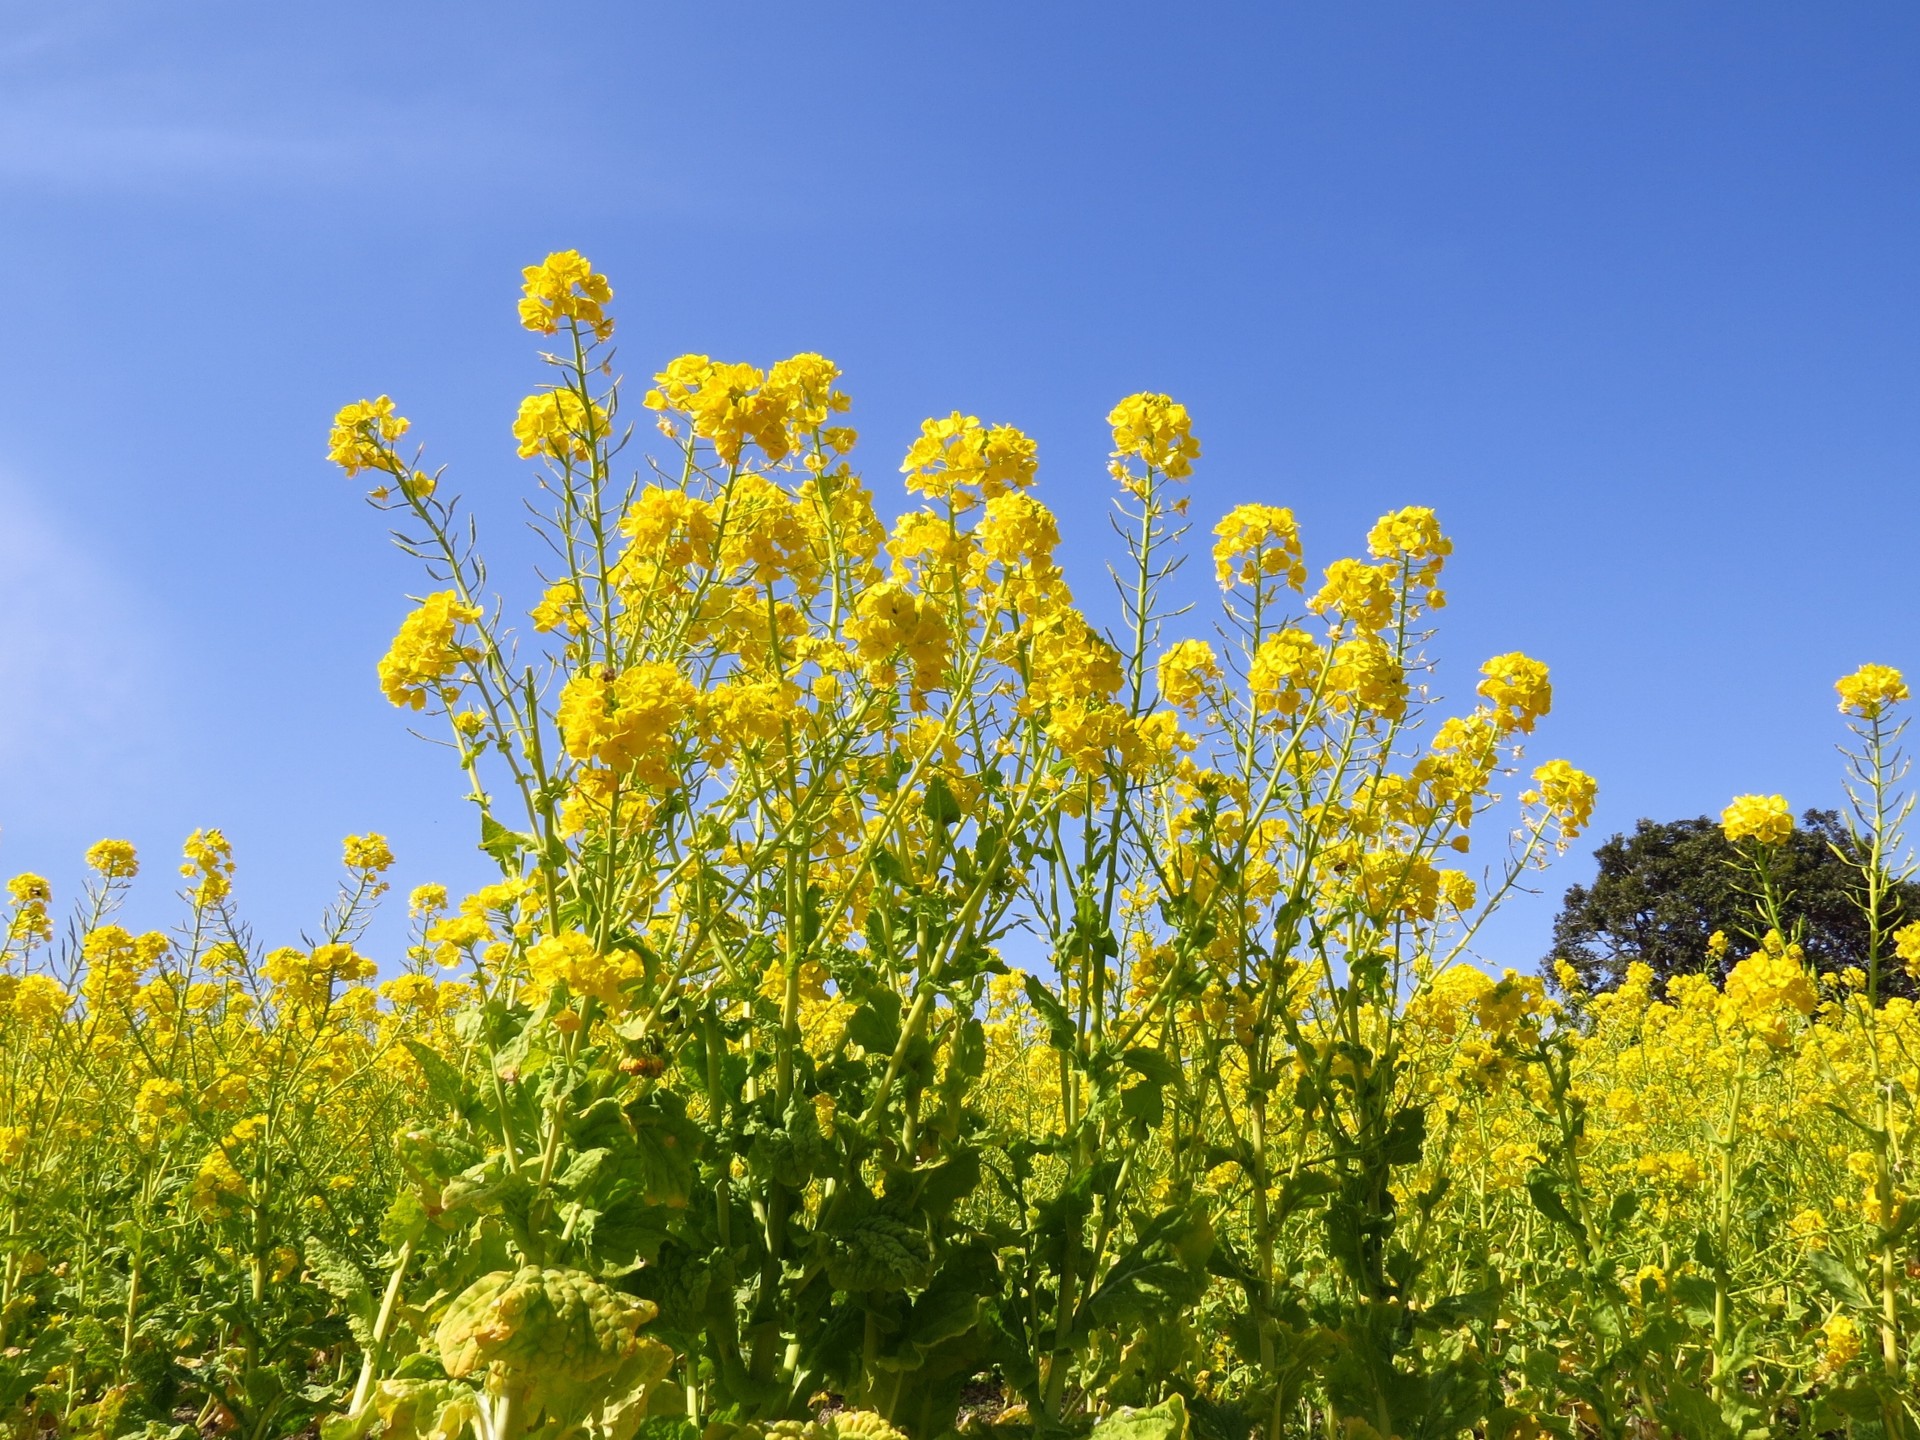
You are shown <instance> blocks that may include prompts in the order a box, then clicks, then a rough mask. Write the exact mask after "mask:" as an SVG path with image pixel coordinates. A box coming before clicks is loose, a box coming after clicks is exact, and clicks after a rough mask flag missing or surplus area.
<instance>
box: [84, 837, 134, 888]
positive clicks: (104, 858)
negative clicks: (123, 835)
mask: <svg viewBox="0 0 1920 1440" xmlns="http://www.w3.org/2000/svg"><path fill="white" fill-rule="evenodd" d="M87 864H88V866H89V867H91V868H92V869H93V870H95V871H97V872H98V873H99V874H101V875H103V876H105V877H106V878H107V879H109V880H131V879H132V878H133V877H134V876H136V875H138V874H139V873H140V860H139V857H138V856H137V855H135V853H134V849H133V845H132V843H131V842H129V841H126V840H101V841H98V842H97V843H95V844H94V845H93V846H91V847H90V848H89V849H88V851H87Z"/></svg>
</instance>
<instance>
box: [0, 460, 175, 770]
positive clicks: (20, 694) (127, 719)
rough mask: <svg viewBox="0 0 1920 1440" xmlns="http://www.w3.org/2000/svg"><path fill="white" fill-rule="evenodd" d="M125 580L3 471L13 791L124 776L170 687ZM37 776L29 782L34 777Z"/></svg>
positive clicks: (3, 635) (5, 726)
mask: <svg viewBox="0 0 1920 1440" xmlns="http://www.w3.org/2000/svg"><path fill="white" fill-rule="evenodd" d="M142 613H143V607H142V606H141V605H139V604H138V603H136V599H135V597H134V596H133V595H131V594H129V593H128V589H127V587H126V585H125V583H124V582H123V581H121V580H120V579H119V578H118V577H116V576H115V575H114V574H113V573H112V572H111V571H110V570H109V568H108V567H107V566H105V565H103V564H102V563H101V562H100V561H99V560H98V559H96V558H95V557H94V556H93V555H92V554H91V553H90V552H89V550H88V548H87V546H86V545H85V544H84V542H82V541H81V540H79V539H77V538H76V537H73V536H71V535H68V534H65V533H63V532H62V531H61V529H60V528H59V527H58V526H57V525H56V524H55V523H54V522H53V521H52V520H51V519H49V518H48V516H47V515H46V514H44V513H43V512H42V510H41V509H40V507H39V506H37V505H35V504H34V503H33V501H32V499H31V497H30V495H29V493H28V492H27V490H26V488H25V487H24V486H22V485H20V484H18V483H17V482H16V481H14V480H13V479H12V478H11V477H9V476H7V475H5V474H0V676H4V677H5V686H4V689H3V690H0V694H3V695H4V697H5V698H4V700H0V782H4V783H5V788H6V790H7V791H8V792H9V793H10V794H11V795H14V796H16V797H17V796H20V795H21V794H23V793H25V792H26V791H27V790H29V789H31V790H33V791H34V792H35V793H39V792H40V791H42V790H44V789H45V788H46V786H45V777H46V776H47V775H48V774H50V773H67V774H74V773H79V772H87V773H89V774H90V777H91V778H92V781H93V782H94V783H104V784H108V785H111V784H115V783H118V782H120V781H123V780H125V779H127V778H129V777H130V776H131V775H132V774H133V773H134V772H135V770H136V768H137V766H138V764H139V762H140V759H141V755H142V751H143V748H144V747H143V746H142V744H141V742H140V739H139V737H140V736H141V735H142V733H143V732H144V727H145V726H146V724H147V723H148V722H149V721H150V720H151V719H152V718H153V717H152V715H151V711H152V710H153V708H154V703H155V701H156V699H157V698H158V696H159V694H160V692H161V691H162V689H163V688H164V686H163V681H162V672H161V650H162V647H161V644H160V637H159V636H158V635H157V634H156V633H154V632H153V631H152V630H151V628H150V627H149V626H148V625H147V624H145V623H144V622H143V621H142V620H141V619H140V616H141V615H142ZM28 782H31V783H30V784H29V783H28Z"/></svg>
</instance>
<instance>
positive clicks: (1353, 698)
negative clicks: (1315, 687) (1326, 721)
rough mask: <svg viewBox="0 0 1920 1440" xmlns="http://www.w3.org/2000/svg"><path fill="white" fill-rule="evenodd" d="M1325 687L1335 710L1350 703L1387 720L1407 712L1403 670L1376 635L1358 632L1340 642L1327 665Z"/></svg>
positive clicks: (1396, 718)
mask: <svg viewBox="0 0 1920 1440" xmlns="http://www.w3.org/2000/svg"><path fill="white" fill-rule="evenodd" d="M1327 688H1328V689H1329V690H1330V691H1331V692H1332V694H1333V696H1334V704H1335V708H1336V709H1346V708H1348V707H1350V706H1351V707H1353V708H1356V709H1360V710H1365V711H1371V712H1373V713H1374V714H1377V715H1381V716H1384V717H1385V718H1386V719H1388V720H1398V719H1399V718H1400V717H1401V716H1402V715H1404V714H1405V713H1406V709H1407V677H1406V672H1405V671H1404V670H1402V669H1401V667H1400V662H1399V661H1398V660H1396V659H1395V658H1394V654H1393V651H1392V649H1391V648H1390V647H1389V646H1388V645H1387V642H1386V641H1384V640H1382V639H1381V638H1380V637H1379V636H1378V635H1372V634H1363V635H1357V636H1355V637H1354V638H1353V639H1351V640H1345V641H1342V642H1341V643H1340V645H1339V646H1338V647H1337V648H1336V649H1335V650H1334V652H1333V662H1332V664H1330V665H1329V666H1328V667H1327Z"/></svg>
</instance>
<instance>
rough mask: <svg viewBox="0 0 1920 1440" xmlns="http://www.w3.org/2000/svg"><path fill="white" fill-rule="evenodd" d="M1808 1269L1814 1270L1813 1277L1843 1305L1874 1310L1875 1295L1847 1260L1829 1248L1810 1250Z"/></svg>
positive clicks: (1856, 1308)
mask: <svg viewBox="0 0 1920 1440" xmlns="http://www.w3.org/2000/svg"><path fill="white" fill-rule="evenodd" d="M1807 1269H1809V1270H1811V1271H1812V1272H1813V1278H1814V1279H1815V1280H1817V1281H1819V1282H1820V1285H1821V1287H1822V1288H1823V1289H1825V1290H1826V1291H1827V1293H1828V1294H1830V1295H1832V1296H1833V1298H1834V1299H1836V1300H1838V1301H1839V1302H1840V1303H1841V1304H1842V1305H1847V1306H1850V1307H1852V1308H1853V1309H1855V1310H1872V1309H1873V1308H1874V1303H1873V1296H1872V1295H1871V1294H1869V1293H1868V1291H1867V1287H1866V1285H1865V1284H1864V1283H1862V1281H1861V1279H1860V1277H1859V1276H1858V1275H1855V1274H1854V1273H1853V1270H1852V1269H1851V1267H1849V1266H1848V1264H1847V1263H1846V1261H1844V1260H1842V1259H1841V1258H1840V1257H1839V1256H1837V1255H1835V1254H1833V1253H1832V1252H1831V1251H1829V1250H1809V1251H1808V1252H1807Z"/></svg>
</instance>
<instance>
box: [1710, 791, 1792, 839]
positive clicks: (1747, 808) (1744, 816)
mask: <svg viewBox="0 0 1920 1440" xmlns="http://www.w3.org/2000/svg"><path fill="white" fill-rule="evenodd" d="M1720 828H1721V830H1722V831H1724V832H1725V834H1726V837H1727V839H1729V840H1731V841H1732V842H1733V843H1734V844H1736V845H1737V844H1739V843H1740V842H1741V841H1742V840H1754V841H1758V842H1759V843H1760V844H1762V845H1781V844H1784V843H1785V842H1786V841H1787V840H1788V838H1789V837H1791V836H1792V834H1793V812H1792V811H1791V810H1789V809H1788V808H1787V799H1786V796H1784V795H1736V796H1734V798H1733V803H1732V804H1731V805H1729V806H1727V808H1726V809H1725V810H1723V811H1721V812H1720Z"/></svg>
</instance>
